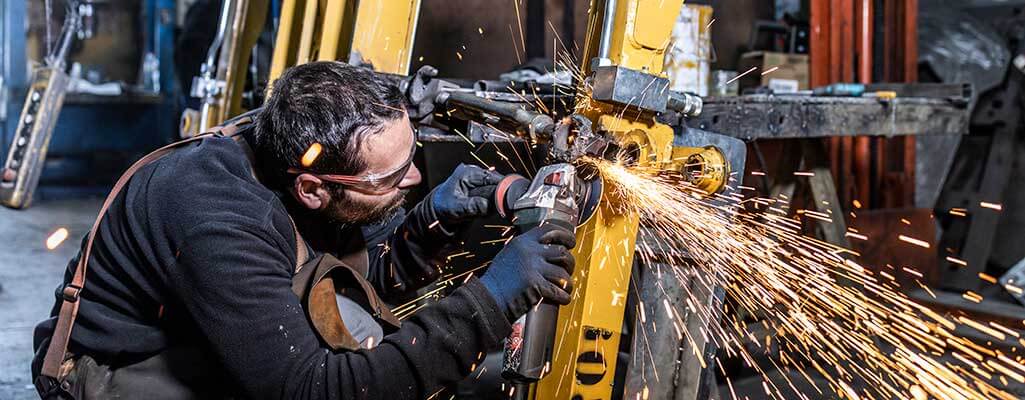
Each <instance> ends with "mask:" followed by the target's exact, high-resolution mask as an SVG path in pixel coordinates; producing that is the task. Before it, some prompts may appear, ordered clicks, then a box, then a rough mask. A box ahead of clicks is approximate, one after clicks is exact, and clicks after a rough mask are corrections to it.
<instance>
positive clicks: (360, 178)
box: [288, 140, 416, 195]
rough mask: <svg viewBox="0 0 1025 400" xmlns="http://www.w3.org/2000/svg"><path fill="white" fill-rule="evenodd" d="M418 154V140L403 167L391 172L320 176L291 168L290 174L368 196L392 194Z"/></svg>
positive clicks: (414, 142)
mask: <svg viewBox="0 0 1025 400" xmlns="http://www.w3.org/2000/svg"><path fill="white" fill-rule="evenodd" d="M415 154H416V140H414V141H413V148H412V149H410V150H409V157H408V158H407V159H406V162H404V163H402V166H400V167H398V168H395V169H393V170H391V171H386V172H379V173H369V174H363V175H336V174H318V173H315V172H311V171H307V170H303V169H300V168H289V169H288V173H290V174H310V175H313V176H315V177H317V178H319V179H321V180H324V181H327V182H334V183H337V184H339V185H343V186H345V187H347V188H350V189H352V190H355V191H357V192H361V193H366V194H374V195H376V194H384V193H388V192H390V191H391V190H392V189H395V187H397V186H399V183H402V179H403V178H405V177H406V173H407V172H409V168H410V167H412V166H413V155H415Z"/></svg>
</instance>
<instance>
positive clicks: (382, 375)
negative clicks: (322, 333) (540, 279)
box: [281, 279, 511, 400]
mask: <svg viewBox="0 0 1025 400" xmlns="http://www.w3.org/2000/svg"><path fill="white" fill-rule="evenodd" d="M510 331H511V327H510V326H509V322H508V321H507V320H506V317H505V316H504V315H503V314H502V312H501V311H499V309H498V307H497V305H496V304H495V302H494V300H493V299H492V298H491V297H490V294H488V293H487V290H486V289H485V288H484V287H483V286H482V285H481V284H480V283H479V282H478V281H477V280H476V279H471V280H470V281H468V282H467V283H466V284H465V285H464V286H463V287H461V288H460V289H458V290H456V291H455V292H454V293H453V294H452V295H451V296H449V297H447V298H445V299H443V300H441V301H440V302H438V303H436V304H433V305H431V306H429V307H426V308H424V309H423V310H421V311H420V312H418V313H417V314H416V315H414V316H413V317H412V318H411V319H409V320H407V321H405V322H404V323H403V325H402V328H401V329H399V331H398V332H396V333H393V334H391V335H388V336H387V337H385V339H384V341H383V342H382V343H381V344H380V345H379V346H377V347H375V348H373V349H371V350H361V351H357V352H344V353H339V354H333V353H331V352H329V351H326V350H320V351H319V352H317V353H315V354H311V355H310V356H309V357H307V358H306V359H305V360H303V361H302V362H300V363H297V364H296V365H295V367H294V368H293V371H292V372H293V373H292V374H290V376H288V377H286V384H285V388H284V389H285V392H283V393H281V397H283V398H289V399H323V398H332V399H387V400H396V399H423V398H427V397H429V396H430V395H432V394H434V393H435V392H437V391H439V390H441V388H443V387H445V386H447V385H451V384H453V383H455V382H458V381H460V380H462V379H463V378H464V377H466V376H467V375H468V374H470V373H471V372H472V371H473V367H474V365H475V364H479V362H480V357H481V356H482V354H486V353H487V352H488V351H489V350H492V349H495V348H497V347H498V346H499V344H500V343H501V340H502V338H504V337H505V336H507V335H508V334H509V332H510Z"/></svg>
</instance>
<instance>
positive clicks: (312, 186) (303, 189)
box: [292, 174, 331, 210]
mask: <svg viewBox="0 0 1025 400" xmlns="http://www.w3.org/2000/svg"><path fill="white" fill-rule="evenodd" d="M294 185H295V186H294V187H293V188H292V195H293V196H295V199H296V200H297V201H298V202H299V204H302V205H303V206H305V207H306V208H309V209H311V210H319V209H321V208H324V207H325V206H327V203H328V202H329V201H330V200H331V194H330V193H328V191H327V189H326V188H324V182H323V181H321V180H320V178H317V177H315V176H313V175H310V174H299V176H296V177H295V182H294Z"/></svg>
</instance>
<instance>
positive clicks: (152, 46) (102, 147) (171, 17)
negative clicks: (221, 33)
mask: <svg viewBox="0 0 1025 400" xmlns="http://www.w3.org/2000/svg"><path fill="white" fill-rule="evenodd" d="M27 1H36V0H8V1H4V2H0V4H2V6H0V12H2V13H3V15H2V18H0V23H2V25H3V26H2V29H0V35H2V38H0V42H2V43H0V46H2V56H3V57H2V60H0V73H2V75H0V76H2V78H3V87H2V88H0V96H3V98H5V99H6V101H0V119H2V121H0V127H2V128H3V131H2V132H0V157H6V156H7V151H8V148H9V146H10V144H11V140H12V137H13V135H14V130H15V129H16V127H17V124H18V118H19V114H20V112H21V108H22V105H23V103H24V101H25V95H26V91H27V90H28V89H27V85H28V79H29V77H30V76H31V73H30V71H29V70H28V60H27V59H26V41H25V34H24V32H26V28H27V27H26V20H27V18H26V15H27V14H26V12H27V7H26V4H27ZM140 2H141V5H142V7H141V8H140V9H141V14H142V15H141V16H140V17H141V21H143V26H144V28H145V29H144V30H143V32H144V34H143V38H144V43H145V44H144V47H143V52H142V54H143V55H145V54H147V53H151V54H153V55H154V56H155V59H156V61H157V63H158V68H157V70H158V71H159V79H158V82H159V91H158V92H155V93H125V94H123V95H121V96H116V97H115V96H93V95H81V94H68V95H67V96H66V97H65V103H64V107H63V109H62V110H61V113H60V117H59V118H58V120H57V125H56V128H55V130H54V133H53V136H52V138H51V140H50V146H49V151H48V154H47V158H46V163H45V165H44V168H43V173H42V177H41V178H40V187H39V190H38V192H37V194H36V196H37V199H40V200H45V199H48V198H50V199H53V198H63V197H82V196H92V195H102V194H105V193H106V191H107V190H109V188H110V186H111V185H112V184H113V182H114V180H116V179H117V177H118V176H119V175H120V173H121V172H123V171H124V169H125V168H127V167H128V165H130V163H131V162H132V161H134V160H135V159H138V158H139V157H141V156H142V155H144V154H145V153H147V152H149V151H151V150H153V149H155V148H157V147H160V146H161V145H163V144H166V143H169V142H170V141H172V140H174V139H175V138H176V137H177V129H178V126H177V125H178V115H179V107H178V101H179V93H180V90H179V88H178V85H177V80H176V79H175V76H174V66H173V59H174V25H175V2H174V0H140ZM63 4H64V2H63V1H62V0H53V5H54V7H63V6H64V5H63ZM86 40H88V39H86ZM72 62H74V56H71V57H70V59H69V60H68V64H69V65H70V64H71V63H72ZM140 80H141V79H140ZM132 83H134V82H129V84H132Z"/></svg>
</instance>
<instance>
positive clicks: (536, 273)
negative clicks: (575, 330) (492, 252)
mask: <svg viewBox="0 0 1025 400" xmlns="http://www.w3.org/2000/svg"><path fill="white" fill-rule="evenodd" d="M575 245H576V238H575V237H574V236H573V233H572V232H570V231H568V230H566V229H565V228H561V227H558V226H555V225H543V226H540V227H537V228H534V229H531V230H530V231H527V232H526V233H524V234H522V235H519V236H517V237H515V238H513V239H512V240H510V241H509V243H508V244H506V245H505V248H503V249H502V251H500V252H499V253H498V254H497V255H496V256H495V258H494V260H492V261H491V265H490V266H489V267H488V270H487V272H485V273H484V276H481V278H480V282H481V283H482V284H484V287H485V288H487V290H488V292H490V293H491V296H492V297H494V299H495V302H496V303H498V305H499V307H500V308H501V309H502V311H503V312H504V313H505V317H506V318H508V319H509V322H510V323H512V322H513V321H516V320H517V319H519V318H520V317H521V316H522V315H523V314H526V313H527V311H530V309H531V308H532V307H534V306H535V305H537V304H538V303H540V302H541V300H542V299H543V300H544V301H545V302H548V303H553V304H560V305H566V304H569V300H570V293H572V292H573V280H572V274H573V266H574V263H575V261H574V260H573V255H572V254H570V252H569V249H571V248H573V246H575Z"/></svg>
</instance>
